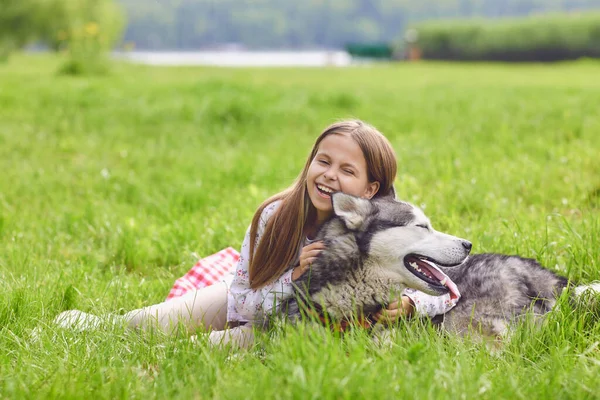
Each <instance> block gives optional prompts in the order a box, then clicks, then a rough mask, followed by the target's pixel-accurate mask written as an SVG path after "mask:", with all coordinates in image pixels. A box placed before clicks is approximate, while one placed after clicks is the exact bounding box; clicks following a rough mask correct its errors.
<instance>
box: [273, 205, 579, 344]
mask: <svg viewBox="0 0 600 400" xmlns="http://www.w3.org/2000/svg"><path fill="white" fill-rule="evenodd" d="M332 202H333V212H334V216H333V218H332V219H330V220H329V221H328V222H326V223H325V224H324V225H323V226H322V227H321V229H320V230H319V232H318V234H317V236H316V240H322V241H323V242H324V243H325V246H326V248H325V249H324V250H323V251H322V252H321V253H320V254H319V255H318V257H317V259H316V260H315V261H314V262H313V264H312V266H311V269H310V271H308V272H306V273H305V274H304V275H303V276H302V277H301V278H300V279H298V280H297V281H296V282H295V285H296V296H295V297H294V298H292V299H291V300H289V301H287V302H286V304H284V308H283V309H284V310H286V313H287V315H288V317H289V318H291V319H298V318H299V317H300V316H301V315H303V314H305V313H306V312H307V311H308V310H309V309H310V310H312V311H311V312H312V313H313V314H314V312H315V311H316V312H317V313H318V314H321V315H323V314H325V315H326V316H327V319H328V321H333V322H336V321H337V322H342V321H347V320H353V319H354V318H356V316H361V315H365V316H366V315H369V314H372V313H374V312H376V311H378V310H379V309H380V308H381V307H382V306H384V305H386V304H389V303H390V302H391V301H392V300H393V299H394V298H396V297H394V296H397V295H398V294H399V293H400V292H401V291H402V290H403V289H404V288H406V287H410V288H414V289H417V290H420V291H422V292H425V293H428V294H431V295H441V294H445V293H450V296H451V297H453V298H460V300H459V301H458V304H457V305H456V306H455V307H454V308H453V309H452V310H450V311H449V312H448V313H446V314H445V315H442V316H438V318H435V319H434V322H437V323H442V324H443V327H444V328H445V329H446V330H448V331H451V332H456V333H459V334H463V333H467V332H468V331H470V330H472V329H476V330H477V331H479V333H482V334H484V335H494V336H500V335H504V334H505V333H507V329H508V328H509V325H510V323H511V322H513V321H514V320H515V319H516V318H518V317H519V316H521V315H524V314H525V313H526V312H528V311H529V310H532V311H533V313H535V314H545V313H547V312H548V311H550V310H551V309H552V307H553V306H554V304H555V303H556V299H557V297H558V296H559V295H560V293H561V292H562V290H563V289H564V288H565V287H567V284H568V281H567V279H566V278H564V277H562V276H559V275H557V274H555V273H553V272H551V271H549V270H547V269H545V268H543V267H542V266H540V265H539V264H538V263H537V262H536V261H535V260H532V259H527V258H522V257H519V256H506V255H500V254H477V255H473V256H471V257H469V253H470V251H471V243H470V242H469V241H467V240H464V239H461V238H458V237H455V236H450V235H447V234H444V233H441V232H437V231H436V230H434V229H433V228H432V226H431V223H430V222H429V219H428V218H427V217H426V216H425V214H424V213H423V212H422V211H421V210H420V209H419V208H417V207H415V206H413V205H411V204H409V203H406V202H402V201H398V200H396V199H395V198H394V197H393V196H388V197H383V198H374V199H372V200H366V199H361V198H356V197H353V196H350V195H346V194H343V193H335V194H333V196H332ZM582 288H583V287H580V288H577V289H576V292H577V290H580V291H581V290H582ZM321 319H322V320H323V317H321Z"/></svg>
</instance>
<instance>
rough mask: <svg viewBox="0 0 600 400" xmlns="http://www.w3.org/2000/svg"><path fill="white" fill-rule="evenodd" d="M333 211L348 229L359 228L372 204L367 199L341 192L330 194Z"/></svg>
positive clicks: (354, 229)
mask: <svg viewBox="0 0 600 400" xmlns="http://www.w3.org/2000/svg"><path fill="white" fill-rule="evenodd" d="M331 201H332V202H333V213H334V214H335V215H337V216H338V217H339V218H340V219H341V220H342V221H344V224H345V225H346V227H347V228H348V229H350V230H353V231H356V230H360V228H361V227H362V225H363V224H364V223H365V221H366V218H367V216H368V215H369V213H370V212H371V207H373V205H372V204H371V202H370V201H369V200H367V199H363V198H360V197H354V196H351V195H349V194H344V193H342V192H337V193H334V194H333V195H332V196H331Z"/></svg>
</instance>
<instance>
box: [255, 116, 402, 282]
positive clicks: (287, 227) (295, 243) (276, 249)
mask: <svg viewBox="0 0 600 400" xmlns="http://www.w3.org/2000/svg"><path fill="white" fill-rule="evenodd" d="M329 135H347V136H349V137H351V138H352V139H353V140H354V141H355V142H356V143H357V144H358V145H359V147H360V149H361V150H362V153H363V155H364V157H365V160H366V162H367V172H368V179H369V182H379V190H378V191H377V193H376V194H375V196H385V195H387V194H389V193H390V190H392V186H393V183H394V179H395V178H396V170H397V162H396V154H395V153H394V149H393V148H392V146H391V144H390V142H389V141H388V140H387V139H386V137H385V136H383V134H382V133H381V132H379V131H378V130H377V129H375V128H374V127H373V126H371V125H369V124H366V123H365V122H363V121H360V120H348V121H341V122H337V123H334V124H332V125H330V126H328V127H327V128H326V129H325V130H324V131H323V132H322V133H321V134H320V135H319V137H318V138H317V140H316V141H315V144H314V146H313V148H312V151H311V152H310V155H309V157H308V159H307V160H306V164H305V165H304V168H303V169H302V172H300V175H298V177H297V178H296V180H295V182H294V183H293V184H292V185H291V186H290V187H288V188H287V189H285V190H284V191H282V192H281V193H278V194H276V195H274V196H272V197H270V198H268V199H267V200H265V201H264V202H263V203H262V204H261V205H260V207H259V208H258V210H257V211H256V213H255V214H254V217H253V218H252V224H251V226H250V238H251V240H250V268H249V272H250V287H251V288H253V289H258V288H260V287H263V286H265V285H266V284H268V283H270V282H272V281H273V280H275V279H276V278H277V277H278V276H280V275H281V274H282V273H283V272H284V271H285V270H287V269H288V268H289V267H290V264H291V263H292V261H293V260H294V259H295V258H296V257H297V256H298V254H299V252H300V248H301V246H302V243H303V235H304V225H305V224H306V222H307V221H308V220H309V218H310V217H312V216H314V215H315V213H316V209H315V207H314V206H313V205H312V202H311V201H310V198H309V197H308V193H307V189H306V179H307V175H308V169H309V167H310V165H311V163H312V160H313V158H314V157H315V155H316V154H317V151H318V150H319V145H320V143H321V141H322V140H323V139H324V138H326V137H327V136H329ZM278 200H281V204H280V206H279V207H278V208H277V210H276V211H275V213H274V214H273V216H272V217H271V218H270V219H269V221H268V222H267V225H266V227H265V231H264V233H263V235H262V238H261V240H260V243H258V248H257V249H256V251H254V250H255V249H254V248H255V246H256V243H255V240H252V238H255V237H256V234H257V231H258V223H259V221H260V216H261V215H262V212H263V210H264V209H265V207H267V206H268V205H269V204H271V203H273V202H274V201H278Z"/></svg>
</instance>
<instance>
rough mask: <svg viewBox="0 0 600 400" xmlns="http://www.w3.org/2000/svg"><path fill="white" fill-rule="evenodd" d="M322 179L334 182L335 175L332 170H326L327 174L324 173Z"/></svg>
mask: <svg viewBox="0 0 600 400" xmlns="http://www.w3.org/2000/svg"><path fill="white" fill-rule="evenodd" d="M323 177H324V178H325V179H327V180H330V181H332V180H335V177H336V175H335V173H334V172H333V171H332V170H328V171H327V172H325V173H324V174H323Z"/></svg>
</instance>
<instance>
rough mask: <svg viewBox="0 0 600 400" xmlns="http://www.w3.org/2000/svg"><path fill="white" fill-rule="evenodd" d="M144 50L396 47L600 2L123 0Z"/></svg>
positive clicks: (134, 38)
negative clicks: (445, 23) (425, 23)
mask: <svg viewBox="0 0 600 400" xmlns="http://www.w3.org/2000/svg"><path fill="white" fill-rule="evenodd" d="M119 2H120V3H121V4H122V5H123V7H124V9H125V10H126V12H127V17H128V26H127V32H126V33H125V41H126V42H129V43H133V44H135V46H136V47H138V48H143V49H148V48H150V49H165V48H166V49H173V48H176V49H177V48H178V49H200V48H203V47H210V46H218V45H222V44H226V43H239V44H242V45H244V46H247V47H249V48H285V47H287V48H314V47H326V48H343V47H344V46H345V45H346V44H348V43H377V42H392V41H396V40H399V39H400V38H401V37H402V34H403V32H404V31H405V29H406V26H407V24H408V23H415V22H418V21H422V20H430V19H440V18H457V17H475V16H480V17H493V18H496V17H503V16H516V15H529V14H531V13H534V12H542V11H565V10H572V9H574V8H577V9H589V8H594V7H595V8H598V7H600V0H527V1H515V0H460V1H457V0H419V1H409V0H377V1H374V0H313V1H291V0H286V1H281V0H260V1H256V0H219V1H215V0H153V1H140V0H119Z"/></svg>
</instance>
